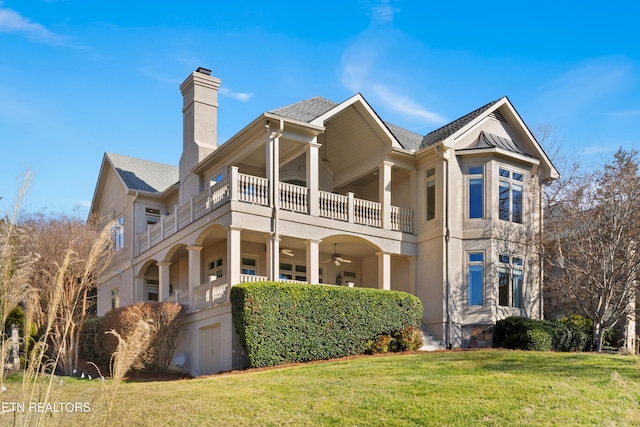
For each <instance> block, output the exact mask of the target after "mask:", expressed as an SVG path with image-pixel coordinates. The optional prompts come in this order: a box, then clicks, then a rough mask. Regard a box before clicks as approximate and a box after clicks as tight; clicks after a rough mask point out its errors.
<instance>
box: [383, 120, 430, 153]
mask: <svg viewBox="0 0 640 427" xmlns="http://www.w3.org/2000/svg"><path fill="white" fill-rule="evenodd" d="M385 125H387V127H388V128H389V131H391V133H392V134H393V136H395V137H396V139H397V140H398V141H399V142H400V144H401V145H402V146H403V147H404V148H408V149H410V150H417V149H418V148H419V147H420V143H421V142H422V135H420V134H418V133H415V132H411V131H410V130H407V129H405V128H401V127H400V126H396V125H394V124H391V123H387V122H385Z"/></svg>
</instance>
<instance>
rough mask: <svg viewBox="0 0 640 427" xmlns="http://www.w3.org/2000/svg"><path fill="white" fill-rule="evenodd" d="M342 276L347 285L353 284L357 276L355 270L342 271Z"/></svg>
mask: <svg viewBox="0 0 640 427" xmlns="http://www.w3.org/2000/svg"><path fill="white" fill-rule="evenodd" d="M343 276H344V282H345V284H347V285H349V286H355V284H356V279H357V278H358V275H357V274H356V272H355V271H345V272H343Z"/></svg>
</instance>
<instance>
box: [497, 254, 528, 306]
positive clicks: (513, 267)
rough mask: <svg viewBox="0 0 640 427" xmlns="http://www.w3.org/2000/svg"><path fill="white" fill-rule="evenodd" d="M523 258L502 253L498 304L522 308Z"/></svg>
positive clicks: (499, 264)
mask: <svg viewBox="0 0 640 427" xmlns="http://www.w3.org/2000/svg"><path fill="white" fill-rule="evenodd" d="M523 264H524V263H523V259H522V258H520V257H512V256H509V255H500V257H499V263H498V304H500V305H501V306H505V307H517V308H522V281H523V280H522V279H523Z"/></svg>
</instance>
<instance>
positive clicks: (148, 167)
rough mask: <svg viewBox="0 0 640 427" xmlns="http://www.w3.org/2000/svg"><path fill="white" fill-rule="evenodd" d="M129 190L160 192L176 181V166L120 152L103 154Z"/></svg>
mask: <svg viewBox="0 0 640 427" xmlns="http://www.w3.org/2000/svg"><path fill="white" fill-rule="evenodd" d="M105 155H106V156H107V157H108V158H109V160H110V161H111V163H112V164H113V166H114V167H115V168H116V171H117V172H118V174H119V175H120V177H121V178H122V180H123V181H124V183H125V185H126V186H127V187H128V188H129V190H137V191H147V192H149V193H161V192H163V191H164V190H166V189H167V188H169V187H170V186H172V185H174V184H175V183H176V182H178V180H179V179H180V178H179V174H178V167H177V166H172V165H166V164H164V163H157V162H151V161H149V160H142V159H136V158H134V157H129V156H123V155H121V154H114V153H106V154H105Z"/></svg>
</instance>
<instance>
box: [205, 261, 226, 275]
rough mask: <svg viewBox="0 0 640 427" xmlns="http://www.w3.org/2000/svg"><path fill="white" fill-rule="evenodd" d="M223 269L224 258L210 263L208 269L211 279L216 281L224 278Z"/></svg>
mask: <svg viewBox="0 0 640 427" xmlns="http://www.w3.org/2000/svg"><path fill="white" fill-rule="evenodd" d="M222 267H223V265H222V258H217V259H215V260H213V261H209V268H208V269H207V273H208V274H209V279H210V280H216V279H219V278H220V277H222V276H223V275H224V269H223V268H222Z"/></svg>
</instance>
